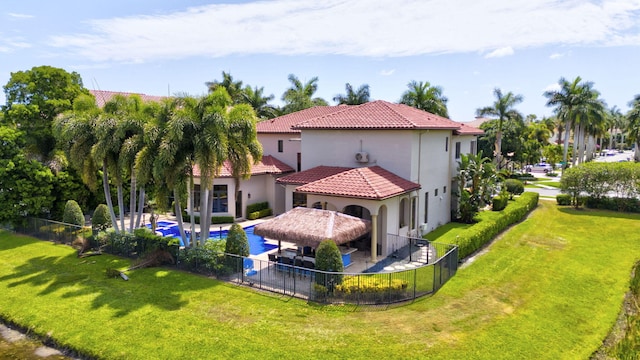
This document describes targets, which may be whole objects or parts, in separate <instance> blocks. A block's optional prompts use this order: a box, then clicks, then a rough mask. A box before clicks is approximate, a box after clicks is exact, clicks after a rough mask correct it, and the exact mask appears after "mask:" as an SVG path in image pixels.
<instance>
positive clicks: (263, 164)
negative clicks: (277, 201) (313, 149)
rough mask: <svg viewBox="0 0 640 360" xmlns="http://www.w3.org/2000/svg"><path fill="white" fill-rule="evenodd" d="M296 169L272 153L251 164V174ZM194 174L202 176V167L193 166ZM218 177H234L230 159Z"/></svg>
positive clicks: (279, 172)
mask: <svg viewBox="0 0 640 360" xmlns="http://www.w3.org/2000/svg"><path fill="white" fill-rule="evenodd" d="M294 171H295V170H294V169H293V168H292V167H291V166H289V165H287V164H285V163H283V162H282V161H280V160H278V159H276V158H275V157H273V156H271V155H265V156H263V157H262V160H261V161H260V162H258V163H257V164H255V165H251V175H252V176H253V175H262V174H286V173H290V172H294ZM193 176H200V168H199V167H198V165H195V166H194V167H193ZM218 177H221V178H228V177H232V174H231V164H229V161H225V162H224V164H222V167H221V168H220V174H218Z"/></svg>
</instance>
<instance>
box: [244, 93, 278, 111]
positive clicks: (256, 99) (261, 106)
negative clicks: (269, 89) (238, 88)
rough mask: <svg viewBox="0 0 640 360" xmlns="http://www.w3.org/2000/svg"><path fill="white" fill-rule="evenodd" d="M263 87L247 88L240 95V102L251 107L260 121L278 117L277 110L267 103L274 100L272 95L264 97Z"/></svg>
mask: <svg viewBox="0 0 640 360" xmlns="http://www.w3.org/2000/svg"><path fill="white" fill-rule="evenodd" d="M263 93H264V87H261V88H258V87H257V86H256V87H255V88H253V89H252V88H251V87H250V86H247V87H246V88H245V89H244V92H243V93H242V99H243V100H242V102H243V103H246V104H249V105H251V107H252V108H253V110H254V111H255V112H256V115H257V116H258V117H259V118H260V119H273V118H274V117H276V116H278V110H277V109H276V108H275V107H274V106H273V105H269V101H271V100H273V99H274V95H273V94H272V95H269V96H264V95H263Z"/></svg>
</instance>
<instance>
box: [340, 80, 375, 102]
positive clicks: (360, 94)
mask: <svg viewBox="0 0 640 360" xmlns="http://www.w3.org/2000/svg"><path fill="white" fill-rule="evenodd" d="M345 90H346V91H347V93H346V94H344V95H342V94H339V95H336V96H335V97H334V98H333V101H335V102H337V103H338V104H344V105H360V104H364V103H367V102H369V98H370V94H369V85H367V84H364V85H362V86H360V87H359V88H358V90H355V91H354V90H353V87H352V86H351V84H349V83H346V84H345Z"/></svg>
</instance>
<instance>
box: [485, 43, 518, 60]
mask: <svg viewBox="0 0 640 360" xmlns="http://www.w3.org/2000/svg"><path fill="white" fill-rule="evenodd" d="M510 55H513V48H512V47H511V46H507V47H503V48H500V49H495V50H493V51H492V52H490V53H488V54H487V55H485V56H484V57H485V59H489V58H495V57H503V56H510Z"/></svg>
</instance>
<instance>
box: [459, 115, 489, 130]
mask: <svg viewBox="0 0 640 360" xmlns="http://www.w3.org/2000/svg"><path fill="white" fill-rule="evenodd" d="M490 120H493V119H489V118H486V117H482V116H476V118H475V119H474V120H473V121H469V122H466V123H465V124H467V125H469V126H473V127H474V128H479V127H480V125H482V124H484V123H486V122H487V121H490Z"/></svg>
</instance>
